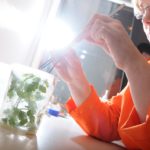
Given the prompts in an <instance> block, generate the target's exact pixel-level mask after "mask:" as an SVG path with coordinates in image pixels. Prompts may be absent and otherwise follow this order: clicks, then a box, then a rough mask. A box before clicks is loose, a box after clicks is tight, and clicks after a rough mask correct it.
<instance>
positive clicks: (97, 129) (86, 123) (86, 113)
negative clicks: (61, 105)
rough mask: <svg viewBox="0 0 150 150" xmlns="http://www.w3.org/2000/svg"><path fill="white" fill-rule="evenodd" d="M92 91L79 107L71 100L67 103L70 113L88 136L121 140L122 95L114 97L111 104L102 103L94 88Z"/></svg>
mask: <svg viewBox="0 0 150 150" xmlns="http://www.w3.org/2000/svg"><path fill="white" fill-rule="evenodd" d="M91 91H92V92H91V94H90V96H89V97H88V98H87V99H86V100H85V101H84V102H83V103H82V104H81V105H80V106H79V107H76V105H75V103H74V101H73V99H72V98H70V99H69V101H68V102H67V103H66V107H67V110H68V112H69V113H70V115H71V116H72V117H73V118H74V119H75V120H76V122H77V123H78V124H79V125H80V126H81V128H82V129H83V130H84V131H85V132H86V133H87V134H88V135H91V136H94V137H96V138H99V139H101V140H105V141H112V140H117V139H120V137H119V134H118V119H119V116H120V105H121V95H118V96H115V97H113V98H112V99H111V101H110V102H102V101H100V99H99V97H98V95H97V93H96V91H95V89H94V88H93V86H91Z"/></svg>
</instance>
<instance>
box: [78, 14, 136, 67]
mask: <svg viewBox="0 0 150 150" xmlns="http://www.w3.org/2000/svg"><path fill="white" fill-rule="evenodd" d="M77 39H80V40H81V39H85V40H87V41H89V42H92V43H95V44H98V45H100V46H101V47H103V48H104V50H105V52H106V53H107V54H109V55H110V56H111V57H112V58H113V60H114V62H115V64H116V66H117V67H118V68H120V69H124V67H125V65H126V64H127V62H129V61H131V60H133V58H134V56H135V55H136V53H137V49H136V47H135V46H134V44H133V43H132V41H131V40H130V38H129V36H128V34H127V32H126V30H125V29H124V27H123V26H122V24H121V23H120V21H118V20H116V19H113V18H111V17H109V16H104V15H100V14H96V15H95V16H94V17H93V18H92V19H91V21H90V22H89V23H88V24H87V26H86V28H85V30H83V32H82V33H81V34H80V35H79V37H78V38H77Z"/></svg>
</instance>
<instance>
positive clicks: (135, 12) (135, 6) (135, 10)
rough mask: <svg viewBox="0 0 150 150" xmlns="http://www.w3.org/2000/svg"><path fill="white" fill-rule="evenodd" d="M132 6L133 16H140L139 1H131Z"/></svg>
mask: <svg viewBox="0 0 150 150" xmlns="http://www.w3.org/2000/svg"><path fill="white" fill-rule="evenodd" d="M132 4H133V8H134V15H135V16H137V15H140V14H141V13H142V8H141V0H132Z"/></svg>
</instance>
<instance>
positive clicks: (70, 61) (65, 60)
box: [55, 49, 90, 105]
mask: <svg viewBox="0 0 150 150" xmlns="http://www.w3.org/2000/svg"><path fill="white" fill-rule="evenodd" d="M55 70H56V72H57V74H58V76H59V77H60V78H61V79H62V80H63V81H64V82H65V83H66V84H67V86H68V87H69V90H70V92H71V95H72V97H73V99H74V100H75V102H76V104H77V105H80V104H81V103H82V102H83V101H84V100H85V99H86V98H87V97H88V96H89V94H90V86H89V83H88V80H87V79H86V76H85V74H84V71H83V69H82V66H81V63H80V60H79V58H78V56H77V55H76V53H75V52H74V50H72V49H70V50H69V51H68V52H67V54H65V55H64V56H63V57H61V59H60V60H59V62H58V63H57V65H56V66H55Z"/></svg>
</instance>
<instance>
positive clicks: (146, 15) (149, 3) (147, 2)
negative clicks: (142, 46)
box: [138, 0, 150, 41]
mask: <svg viewBox="0 0 150 150" xmlns="http://www.w3.org/2000/svg"><path fill="white" fill-rule="evenodd" d="M138 5H139V8H140V17H141V18H140V19H141V20H142V24H143V29H144V32H145V34H146V36H147V39H148V40H149V41H150V0H139V4H138Z"/></svg>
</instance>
